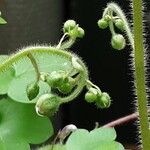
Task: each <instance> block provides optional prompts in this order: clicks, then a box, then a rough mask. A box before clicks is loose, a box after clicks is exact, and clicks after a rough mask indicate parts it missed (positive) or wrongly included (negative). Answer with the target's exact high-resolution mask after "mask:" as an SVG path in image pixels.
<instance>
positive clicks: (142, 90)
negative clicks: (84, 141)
mask: <svg viewBox="0 0 150 150" xmlns="http://www.w3.org/2000/svg"><path fill="white" fill-rule="evenodd" d="M142 18H143V14H142V0H133V32H132V31H131V29H130V26H129V23H128V21H127V19H126V16H125V14H124V13H123V11H122V10H121V8H120V7H119V6H118V5H117V4H115V3H109V4H108V5H107V7H106V9H105V10H104V12H103V16H102V19H100V20H99V21H98V26H99V27H100V28H101V29H105V28H107V27H108V26H109V29H110V31H111V34H112V39H111V45H112V47H113V48H114V49H117V50H121V49H123V48H124V47H125V39H124V36H123V35H122V34H118V33H116V32H115V28H114V26H115V27H117V28H118V29H120V30H121V31H124V32H125V33H126V35H127V37H128V40H129V42H130V45H131V48H132V49H133V54H134V59H133V68H134V69H135V74H134V77H135V87H136V89H135V92H136V95H137V112H138V116H139V134H140V136H141V137H140V138H141V146H140V148H141V149H142V150H149V149H150V142H149V139H150V130H149V119H148V105H147V104H148V101H147V94H146V84H145V83H146V81H145V67H144V44H143V23H142Z"/></svg>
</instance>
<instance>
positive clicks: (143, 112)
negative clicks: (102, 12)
mask: <svg viewBox="0 0 150 150" xmlns="http://www.w3.org/2000/svg"><path fill="white" fill-rule="evenodd" d="M133 27H134V43H135V49H134V54H135V58H134V60H135V84H136V93H137V100H138V112H139V121H140V132H141V140H142V149H143V150H149V149H150V142H149V139H150V132H149V120H148V109H147V98H146V86H145V68H144V45H143V27H142V0H133Z"/></svg>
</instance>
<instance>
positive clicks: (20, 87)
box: [8, 50, 72, 103]
mask: <svg viewBox="0 0 150 150" xmlns="http://www.w3.org/2000/svg"><path fill="white" fill-rule="evenodd" d="M58 51H59V50H58ZM33 56H34V58H35V59H36V62H37V64H38V67H39V70H40V72H47V73H51V72H53V71H60V70H61V71H69V70H71V69H72V65H71V60H70V59H69V58H68V57H66V56H63V55H58V54H57V53H50V54H47V53H46V54H33ZM14 67H15V71H16V78H14V79H13V81H12V82H11V84H10V87H9V90H8V95H9V97H11V98H12V99H13V100H15V101H18V102H23V103H35V102H36V100H37V98H38V97H39V96H40V95H42V94H44V93H46V92H47V91H48V90H49V87H48V86H46V84H44V83H42V84H41V85H40V89H41V90H40V94H39V95H38V96H37V98H35V99H34V100H33V101H29V99H28V98H27V93H26V88H27V86H28V85H29V84H31V83H32V82H34V81H35V80H36V74H35V70H34V68H33V66H32V64H31V62H30V60H29V59H28V58H24V59H21V60H20V61H19V62H16V64H14Z"/></svg>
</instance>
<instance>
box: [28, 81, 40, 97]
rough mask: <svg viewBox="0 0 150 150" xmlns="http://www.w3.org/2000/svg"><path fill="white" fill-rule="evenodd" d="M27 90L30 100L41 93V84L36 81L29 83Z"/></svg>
mask: <svg viewBox="0 0 150 150" xmlns="http://www.w3.org/2000/svg"><path fill="white" fill-rule="evenodd" d="M26 92H27V96H28V98H29V100H32V99H34V98H35V97H36V96H37V95H38V94H39V85H38V84H37V83H36V82H34V83H31V84H29V85H28V86H27V88H26Z"/></svg>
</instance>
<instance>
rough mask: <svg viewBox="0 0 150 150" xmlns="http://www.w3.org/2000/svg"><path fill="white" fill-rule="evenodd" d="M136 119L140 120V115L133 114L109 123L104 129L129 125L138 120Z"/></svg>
mask: <svg viewBox="0 0 150 150" xmlns="http://www.w3.org/2000/svg"><path fill="white" fill-rule="evenodd" d="M136 119H138V113H132V114H130V115H127V116H125V117H121V118H119V119H117V120H114V121H112V122H109V123H107V124H105V125H104V126H103V127H104V128H110V127H115V126H118V125H122V124H125V123H128V122H130V121H133V120H136Z"/></svg>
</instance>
